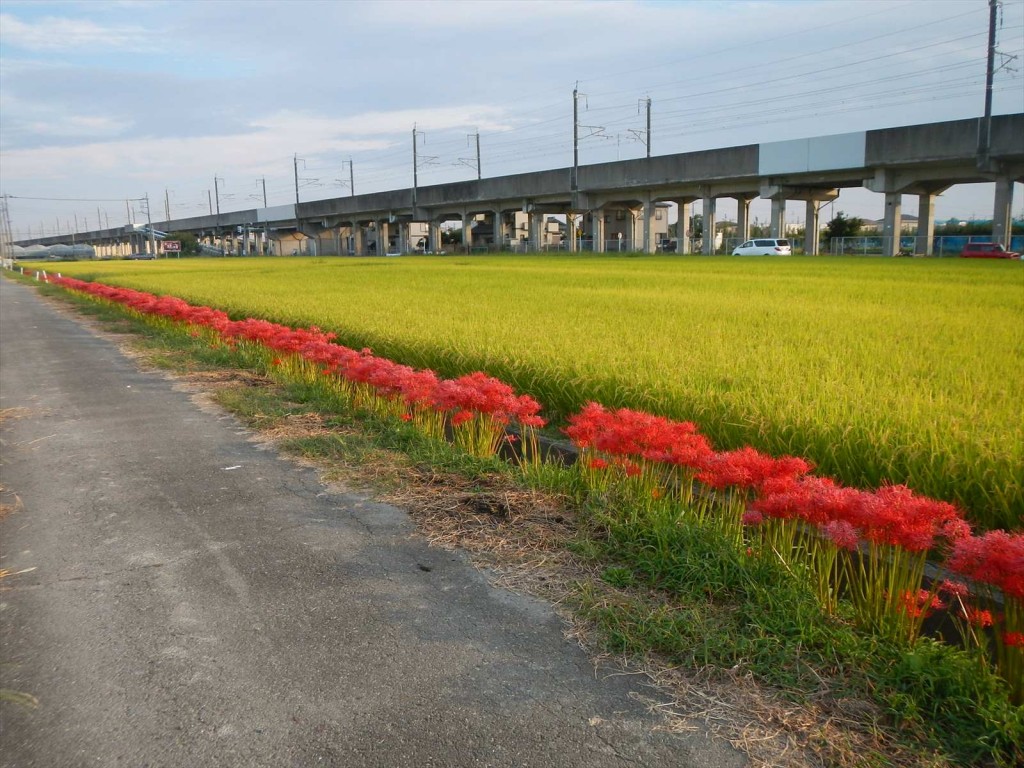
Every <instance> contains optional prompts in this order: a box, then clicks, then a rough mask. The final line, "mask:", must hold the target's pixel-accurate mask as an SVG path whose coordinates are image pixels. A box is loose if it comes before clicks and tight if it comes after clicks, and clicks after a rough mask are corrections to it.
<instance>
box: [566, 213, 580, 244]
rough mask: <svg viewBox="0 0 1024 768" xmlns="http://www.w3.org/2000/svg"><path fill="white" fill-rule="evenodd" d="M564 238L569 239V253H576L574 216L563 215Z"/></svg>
mask: <svg viewBox="0 0 1024 768" xmlns="http://www.w3.org/2000/svg"><path fill="white" fill-rule="evenodd" d="M565 236H566V237H568V238H569V253H576V245H577V243H576V214H575V213H567V214H565Z"/></svg>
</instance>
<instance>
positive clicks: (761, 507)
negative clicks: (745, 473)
mask: <svg viewBox="0 0 1024 768" xmlns="http://www.w3.org/2000/svg"><path fill="white" fill-rule="evenodd" d="M863 494H864V491H859V490H856V489H854V488H845V487H843V486H841V485H837V484H836V483H835V481H833V480H831V479H830V478H827V477H815V476H813V475H805V476H803V477H794V476H792V475H782V476H776V477H769V478H768V479H767V480H765V481H764V483H763V485H762V486H761V490H760V494H759V495H758V498H757V499H755V501H754V502H753V504H751V509H756V510H757V511H758V512H761V513H762V514H764V515H765V516H766V517H774V518H780V519H784V520H786V519H790V518H797V519H800V520H803V521H804V522H807V523H811V524H814V525H823V524H825V523H829V522H832V521H834V520H849V519H851V518H852V517H853V516H854V515H853V513H852V511H851V510H853V509H854V508H856V507H857V505H859V504H861V503H862V496H863Z"/></svg>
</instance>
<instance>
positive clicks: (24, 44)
mask: <svg viewBox="0 0 1024 768" xmlns="http://www.w3.org/2000/svg"><path fill="white" fill-rule="evenodd" d="M150 37H151V36H150V35H149V34H148V32H147V31H146V30H145V29H144V28H142V27H138V26H132V25H111V26H103V25H100V24H96V23H95V22H93V21H89V20H88V19H81V18H78V19H70V18H60V17H57V16H47V17H45V18H42V19H39V20H38V21H34V22H27V21H22V20H21V19H18V18H17V17H15V16H12V15H10V14H6V13H4V14H0V43H3V44H4V45H9V46H11V47H12V48H21V49H26V50H31V51H67V50H69V49H81V48H94V47H97V48H98V47H100V46H102V47H103V48H105V49H109V48H118V49H122V50H135V51H146V50H152V47H153V45H152V42H153V41H152V40H151V39H150Z"/></svg>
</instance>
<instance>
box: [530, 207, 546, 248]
mask: <svg viewBox="0 0 1024 768" xmlns="http://www.w3.org/2000/svg"><path fill="white" fill-rule="evenodd" d="M529 217H530V250H531V251H533V252H534V253H540V251H541V242H540V234H541V226H542V225H543V223H544V214H542V213H534V212H533V211H530V213H529Z"/></svg>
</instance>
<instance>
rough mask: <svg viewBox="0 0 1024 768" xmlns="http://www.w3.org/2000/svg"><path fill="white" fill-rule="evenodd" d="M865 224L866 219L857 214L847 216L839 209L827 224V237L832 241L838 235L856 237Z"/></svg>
mask: <svg viewBox="0 0 1024 768" xmlns="http://www.w3.org/2000/svg"><path fill="white" fill-rule="evenodd" d="M863 226H864V219H859V218H857V217H856V216H850V217H847V215H846V214H845V213H843V212H842V211H839V212H838V213H837V214H836V215H835V217H834V218H833V219H832V221H830V222H829V223H828V224H827V225H826V227H825V239H826V240H827V241H830V242H831V241H832V239H834V238H836V237H856V236H857V235H858V234H860V230H861V227H863Z"/></svg>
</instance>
